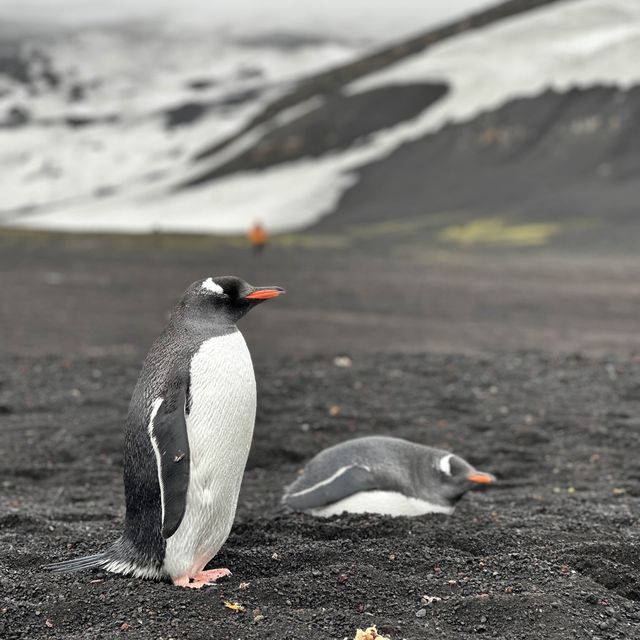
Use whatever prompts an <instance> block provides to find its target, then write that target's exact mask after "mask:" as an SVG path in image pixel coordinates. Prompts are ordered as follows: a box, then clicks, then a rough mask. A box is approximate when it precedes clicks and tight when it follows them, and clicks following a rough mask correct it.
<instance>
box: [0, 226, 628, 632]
mask: <svg viewBox="0 0 640 640" xmlns="http://www.w3.org/2000/svg"><path fill="white" fill-rule="evenodd" d="M376 229H377V228H376V227H375V225H370V226H369V232H368V233H367V232H366V231H365V230H364V229H363V228H357V227H352V228H350V229H349V230H347V231H345V230H341V232H340V233H339V234H338V233H336V234H335V235H333V234H332V233H331V232H329V231H327V232H321V231H318V232H315V233H314V232H312V233H309V234H304V235H302V234H300V235H297V234H294V235H291V236H283V237H281V238H280V239H278V240H277V242H275V243H274V244H273V245H272V246H270V247H268V249H267V251H266V253H265V254H264V255H262V256H259V257H256V256H252V255H250V254H249V252H248V250H247V248H246V247H245V246H244V245H243V244H242V243H241V242H240V241H236V240H227V241H221V240H202V239H195V238H186V237H185V238H176V237H164V236H156V237H150V238H139V239H135V238H109V237H105V238H97V237H90V236H69V237H65V236H52V235H41V234H37V233H12V232H8V231H7V232H3V233H2V234H1V235H0V278H1V281H2V301H1V306H0V335H1V336H2V338H1V343H0V349H1V351H2V359H1V361H0V458H1V460H2V463H1V464H0V476H1V477H0V482H2V492H1V494H0V593H1V595H0V637H2V638H7V639H10V638H83V639H84V638H126V637H130V638H153V639H155V640H158V639H160V638H163V639H165V640H167V639H169V638H176V639H177V638H193V639H196V638H216V639H225V640H226V639H235V638H241V639H245V638H246V639H253V638H274V639H281V640H284V639H296V640H297V639H300V638H316V637H317V638H327V639H337V640H341V639H342V638H349V640H350V639H351V638H353V636H354V634H355V631H356V629H357V628H358V627H360V628H365V627H367V626H370V625H372V624H375V625H377V627H378V630H379V631H380V632H382V633H384V634H385V635H387V636H389V637H391V638H392V639H393V640H399V639H401V638H406V639H407V640H414V639H421V638H478V637H489V638H503V639H505V640H506V639H509V640H510V639H512V638H518V639H533V638H535V639H536V640H539V639H540V638H545V639H547V638H550V639H556V638H557V639H565V638H594V639H595V638H601V639H605V638H606V639H614V638H638V637H640V523H639V522H638V510H639V507H640V462H639V458H638V455H637V452H638V450H640V359H639V357H638V354H640V338H639V336H638V332H637V326H638V321H637V319H638V317H639V312H640V296H639V295H638V294H639V293H640V284H638V283H639V282H640V278H639V276H640V263H639V262H638V261H637V259H636V258H635V256H634V255H633V254H632V253H630V254H629V256H628V257H625V256H621V255H618V256H616V257H611V256H609V255H606V254H605V253H603V252H601V253H598V252H595V253H589V254H588V255H587V254H585V253H584V252H583V253H581V252H578V251H573V250H572V247H571V246H570V244H568V245H567V246H565V247H562V246H559V245H554V241H553V240H551V241H550V242H548V243H546V244H543V246H538V247H527V248H514V247H513V246H501V247H498V248H496V247H495V246H492V247H491V248H490V249H482V248H477V247H474V248H464V247H463V248H460V247H452V246H448V245H443V244H442V243H439V242H436V240H434V238H435V235H434V234H432V233H431V231H430V228H429V227H428V225H427V226H426V227H419V228H416V227H412V226H411V225H410V224H409V225H405V226H404V227H403V226H402V225H400V226H398V227H395V228H388V227H387V228H385V229H384V230H383V229H378V234H376ZM383 231H384V234H386V235H384V237H383V235H382V234H383ZM501 233H502V232H501ZM390 234H391V235H390ZM503 235H504V234H503ZM506 235H507V236H508V234H506ZM390 237H391V238H392V240H393V242H390V241H389V238H390ZM506 242H507V244H508V238H507V241H506ZM558 242H560V240H558ZM222 273H235V274H237V275H242V276H243V277H246V279H248V280H249V281H251V282H254V283H255V284H263V285H264V284H278V285H282V286H284V287H285V288H286V289H287V290H288V295H287V296H286V297H285V298H283V299H279V300H277V301H273V302H270V303H268V304H265V305H263V306H262V307H260V309H257V310H256V311H255V312H254V313H253V314H252V315H251V316H250V317H247V318H246V322H244V324H243V326H242V330H243V332H244V333H245V337H246V339H247V342H248V344H249V347H250V349H251V351H252V354H253V356H254V362H255V367H256V374H257V379H258V387H259V405H258V418H257V424H256V433H255V438H254V445H253V449H252V452H251V456H250V460H249V464H248V467H247V472H246V476H245V480H244V484H243V489H242V493H241V496H240V502H239V508H238V514H237V518H236V524H235V526H234V529H233V531H232V534H231V536H230V538H229V540H228V541H227V544H226V545H225V546H224V547H223V549H222V551H221V553H220V554H219V556H218V557H217V558H216V559H215V561H214V565H212V566H227V567H229V568H230V569H231V571H232V572H233V575H232V577H231V578H229V579H225V580H222V581H220V582H219V583H218V585H216V586H212V587H209V588H206V589H203V590H201V591H191V590H181V589H177V588H175V587H173V586H171V585H169V584H163V583H153V582H145V581H140V580H133V579H130V578H122V577H119V576H113V575H109V574H105V573H103V572H87V573H75V574H67V575H60V574H57V575H56V574H50V573H48V572H46V571H44V570H43V569H42V568H41V567H42V565H43V564H45V563H47V562H50V561H55V560H61V559H66V558H69V557H74V556H79V555H83V554H88V553H93V552H96V551H99V550H100V549H102V548H104V547H106V546H107V545H108V544H109V542H111V541H112V540H113V539H114V538H115V537H116V536H117V535H118V533H119V530H120V526H121V523H122V518H123V496H122V479H121V473H122V470H121V460H122V454H121V447H122V425H123V421H124V417H125V414H126V411H127V404H128V401H129V396H130V393H131V390H132V387H133V384H134V383H135V380H136V377H137V374H138V369H139V366H140V363H141V360H142V358H143V357H144V354H145V353H146V350H147V349H148V347H149V345H150V343H151V341H152V339H153V338H154V337H155V335H156V334H157V333H158V332H159V331H160V330H161V328H162V325H163V323H164V321H165V318H166V313H167V312H168V310H169V309H170V308H171V306H172V305H173V304H174V302H175V301H176V299H177V298H178V297H179V295H180V293H181V292H182V290H183V289H184V288H186V286H187V285H188V284H189V283H190V282H192V281H193V280H195V279H198V278H201V277H206V276H209V275H220V274H222ZM344 355H346V356H349V357H350V366H339V365H345V364H349V361H347V360H344V359H339V360H335V358H336V356H344ZM373 433H379V434H390V435H396V436H400V437H405V438H408V439H412V440H415V441H418V442H423V443H428V444H432V445H434V446H437V447H443V448H449V449H452V450H454V451H455V452H456V453H458V454H460V455H462V456H464V457H466V458H467V459H468V460H469V461H470V462H471V463H473V464H474V465H476V466H477V467H478V468H480V469H483V470H486V471H491V472H493V473H495V474H496V475H497V476H498V478H499V480H500V482H499V484H498V485H497V486H495V487H494V488H491V489H490V490H486V491H475V492H472V493H470V494H468V495H467V496H466V497H465V498H464V499H463V500H462V502H461V503H460V505H459V507H458V509H457V510H456V512H455V514H454V515H453V516H451V517H448V518H447V517H444V516H440V515H433V516H423V517H419V518H414V519H404V518H399V519H392V518H382V517H373V516H362V517H356V516H348V517H347V516H345V517H334V518H332V519H328V520H315V519H313V518H311V517H308V516H304V515H298V514H291V513H287V512H285V511H283V510H282V509H281V508H280V506H279V499H280V495H281V490H282V487H283V486H284V485H285V484H286V483H288V482H290V481H291V480H292V479H293V478H294V477H295V475H296V473H297V471H298V470H299V469H300V468H301V466H302V465H303V464H304V462H305V461H306V460H307V459H309V458H310V457H311V456H313V455H314V454H315V453H316V452H317V451H319V450H320V449H322V448H324V447H326V446H328V445H331V444H334V443H336V442H339V441H341V440H344V439H346V438H350V437H354V436H358V435H367V434H373ZM225 602H228V603H237V604H238V605H241V607H242V610H241V611H235V610H233V609H230V608H228V607H227V606H225Z"/></svg>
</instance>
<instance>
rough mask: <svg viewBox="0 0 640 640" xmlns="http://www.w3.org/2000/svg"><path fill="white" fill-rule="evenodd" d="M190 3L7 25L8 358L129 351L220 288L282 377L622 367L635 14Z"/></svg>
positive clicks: (610, 5)
mask: <svg viewBox="0 0 640 640" xmlns="http://www.w3.org/2000/svg"><path fill="white" fill-rule="evenodd" d="M209 5H210V3H204V2H199V1H198V0H190V2H189V3H187V4H185V9H184V11H180V12H177V11H176V10H175V8H172V5H171V3H164V2H161V1H160V0H153V1H152V0H148V1H147V2H142V3H136V4H135V6H132V7H129V6H128V5H127V3H124V2H115V3H110V4H109V6H108V7H106V8H103V9H97V8H96V6H95V5H94V3H86V2H82V1H81V0H61V1H60V2H59V3H56V5H55V7H56V9H55V10H54V8H53V5H52V4H50V3H42V2H38V0H31V1H30V2H27V3H26V4H24V3H23V5H21V6H20V7H17V5H14V9H13V10H8V9H7V7H4V8H3V9H2V11H3V12H4V19H3V21H2V22H1V23H0V24H1V25H2V26H1V27H0V194H2V198H1V199H0V224H1V225H4V231H2V232H0V242H1V243H2V249H3V250H2V254H3V263H4V282H5V287H6V290H7V291H15V292H16V296H18V297H19V298H20V300H21V305H18V306H16V305H12V306H8V305H5V306H4V308H3V310H2V313H3V324H4V325H5V327H6V331H5V335H7V336H10V339H8V340H7V343H6V344H7V348H9V349H10V350H17V351H21V350H29V351H35V352H43V351H44V352H48V351H51V350H54V351H55V350H58V349H70V350H74V349H80V350H87V349H88V350H91V349H98V350H100V349H107V348H121V346H122V345H123V344H125V345H128V346H127V347H125V348H127V349H133V350H143V349H144V347H145V345H146V342H145V338H144V336H146V335H148V334H149V331H150V329H149V327H156V328H158V329H159V328H160V325H161V323H162V317H163V316H162V312H163V310H165V309H166V308H168V307H169V306H170V305H171V304H172V301H173V300H174V299H175V296H176V291H180V290H182V289H183V288H184V286H185V285H186V284H187V283H188V282H190V281H192V280H194V279H196V278H199V277H202V274H209V273H212V274H215V273H226V272H235V273H240V274H243V275H245V276H246V277H247V278H248V279H250V280H255V281H257V282H265V281H273V282H277V283H279V284H282V285H284V286H285V287H287V288H288V289H290V290H292V291H293V293H294V295H293V296H291V297H290V298H288V299H287V300H286V301H285V302H284V303H283V304H282V305H280V306H278V308H275V306H274V307H273V308H272V309H270V310H269V311H268V312H267V313H265V314H264V316H263V317H262V322H266V323H267V325H268V326H267V328H266V329H265V330H267V331H268V333H269V335H278V336H279V337H278V338H277V340H280V344H279V348H280V349H282V350H283V351H285V352H294V353H298V352H315V351H318V350H319V351H323V350H326V349H327V348H335V349H340V350H344V351H347V350H354V349H355V350H359V349H362V350H378V349H388V350H398V349H400V350H410V351H423V350H425V349H429V350H444V351H448V350H462V351H469V350H471V351H475V350H485V349H489V350H495V349H500V348H543V349H563V350H567V351H573V350H583V351H589V352H602V351H611V350H613V351H624V352H627V351H628V350H629V349H633V348H636V346H637V345H638V343H639V340H638V338H637V337H636V333H637V331H636V327H637V322H636V318H637V315H638V311H639V310H640V309H639V303H638V299H637V295H638V286H637V285H636V283H637V282H639V281H640V280H639V278H638V275H640V265H638V263H637V260H636V256H637V250H638V248H639V246H638V245H639V242H640V217H639V216H638V212H637V202H638V192H639V187H640V183H639V180H638V177H639V175H640V143H639V140H640V138H639V137H638V135H637V129H638V121H639V117H640V89H639V88H638V83H639V81H640V66H639V65H638V64H637V59H638V53H640V3H638V2H636V1H635V0H562V1H561V0H510V1H507V2H499V3H498V2H488V1H487V2H485V1H483V0H457V1H456V2H444V1H442V2H429V3H428V6H427V5H425V3H424V2H418V1H415V2H414V1H406V2H400V3H393V4H391V3H383V2H377V3H367V2H362V1H361V0H348V1H346V2H343V3H341V4H340V6H339V7H338V6H337V5H334V4H331V5H330V6H325V5H324V4H320V3H318V4H315V3H305V6H304V8H303V7H301V6H299V5H298V4H295V3H288V2H285V1H284V0H277V1H276V2H273V3H269V5H268V6H267V5H264V4H262V3H260V4H256V3H254V2H251V1H249V0H246V1H245V2H240V3H235V4H234V5H233V8H231V9H229V8H228V7H227V9H229V10H228V11H227V10H226V9H225V10H223V8H222V5H218V4H216V5H215V6H209ZM255 221H261V222H262V223H263V224H264V225H265V227H266V229H267V231H268V232H269V233H270V234H271V238H270V244H269V248H268V250H267V252H266V254H265V255H264V256H261V257H260V258H257V257H254V256H250V255H249V253H248V250H247V245H246V241H245V239H244V236H245V234H246V232H247V231H248V229H249V227H250V226H251V225H252V224H253V223H254V222H255ZM66 232H73V235H65V234H66ZM96 233H97V234H96ZM58 234H60V235H58ZM117 234H121V235H117ZM128 234H134V235H133V236H131V235H128ZM142 290H147V291H148V292H149V295H148V296H147V297H145V296H141V295H140V291H142ZM380 291H384V292H388V293H389V294H390V295H381V294H380ZM36 292H37V294H36V295H35V296H34V295H31V294H34V293H36ZM51 297H53V298H55V299H56V313H54V314H52V316H51V317H48V318H46V320H47V323H46V327H42V326H40V325H41V324H42V323H39V324H38V327H37V330H33V329H34V327H33V326H31V324H32V323H33V322H37V318H38V314H37V312H35V311H34V309H35V307H36V306H37V305H38V304H42V302H43V301H46V300H49V299H50V298H51ZM104 300H109V304H107V305H105V304H103V302H102V301H104ZM17 317H20V318H21V320H20V321H16V318H17ZM69 322H73V323H74V324H75V326H76V329H77V331H78V334H77V335H75V336H69V335H68V330H67V327H68V323H69ZM252 322H253V320H251V319H249V320H248V325H249V326H248V327H247V329H248V331H249V333H251V331H253V325H252ZM269 323H271V324H269ZM278 324H280V325H284V326H285V327H286V330H285V331H281V330H280V327H278V326H277V325H278ZM81 327H84V329H82V328H81ZM396 328H397V330H392V329H396ZM263 329H264V327H263ZM256 330H258V329H257V328H256ZM390 334H392V335H390ZM79 336H82V338H81V339H79ZM261 344H262V343H261ZM261 344H258V345H257V346H256V347H255V348H256V349H258V350H259V349H261V348H262V346H261Z"/></svg>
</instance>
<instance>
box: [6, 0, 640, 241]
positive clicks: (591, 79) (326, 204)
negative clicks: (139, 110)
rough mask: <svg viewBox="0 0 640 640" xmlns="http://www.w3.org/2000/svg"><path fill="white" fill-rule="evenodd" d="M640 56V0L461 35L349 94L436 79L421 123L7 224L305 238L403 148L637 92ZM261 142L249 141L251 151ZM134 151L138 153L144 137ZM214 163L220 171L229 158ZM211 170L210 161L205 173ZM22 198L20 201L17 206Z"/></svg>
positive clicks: (170, 174) (171, 172) (170, 175)
mask: <svg viewBox="0 0 640 640" xmlns="http://www.w3.org/2000/svg"><path fill="white" fill-rule="evenodd" d="M639 58H640V2H638V1H637V0H570V1H567V2H562V3H559V4H557V5H551V6H549V7H546V8H542V9H538V10H535V11H531V12H528V13H526V14H522V15H520V16H517V17H514V18H510V19H506V20H503V21H500V22H497V23H495V24H494V25H492V26H490V27H486V28H483V29H481V30H478V31H473V32H469V33H466V34H461V35H459V36H456V37H453V38H451V39H449V40H447V41H445V42H443V43H441V44H438V45H436V46H434V47H432V48H430V49H428V50H426V51H425V52H423V53H420V54H417V55H414V56H411V57H409V58H407V59H405V60H403V61H401V62H399V63H397V64H394V65H392V66H390V67H388V68H387V69H385V70H383V71H380V72H377V73H374V74H371V75H370V76H367V77H364V78H361V79H360V80H358V81H357V82H355V83H353V84H352V85H350V86H349V87H347V91H348V92H350V93H357V92H362V91H366V90H369V89H372V88H375V87H385V86H392V85H394V84H395V85H397V84H403V83H420V82H425V83H427V82H434V81H435V82H446V83H447V84H448V85H449V87H450V92H449V93H448V94H447V95H446V96H445V97H444V98H443V99H442V100H441V101H439V102H437V103H436V104H435V105H433V106H432V107H430V108H429V109H427V110H426V111H424V112H423V113H421V114H420V115H419V116H418V117H416V118H414V119H412V120H410V121H408V122H404V123H400V124H398V125H397V126H394V127H392V128H389V129H387V130H384V131H381V132H379V133H378V134H376V135H374V136H371V137H370V138H369V139H367V141H366V143H364V144H362V145H359V146H357V147H354V148H351V149H348V150H346V151H336V152H335V153H332V154H327V155H325V156H323V157H320V158H315V159H303V160H300V161H296V162H291V163H288V164H283V165H279V166H275V167H273V168H270V169H267V170H264V171H260V172H244V173H239V174H235V175H232V176H229V177H224V178H221V179H218V180H216V181H215V182H211V183H208V184H205V185H202V186H199V187H197V188H191V189H188V190H183V191H178V192H175V193H174V192H172V191H171V190H170V187H171V186H172V185H175V184H179V183H180V182H182V181H183V180H184V179H186V178H187V177H188V176H189V175H190V174H193V172H194V168H193V166H191V165H189V166H188V165H186V163H184V162H183V159H184V156H179V157H178V158H177V160H176V162H175V163H173V164H171V162H169V159H167V158H165V159H164V163H165V164H164V165H162V167H161V170H162V171H164V172H165V176H166V177H165V178H162V177H161V178H160V179H158V180H157V181H155V182H154V183H153V184H149V186H140V185H139V184H138V185H137V186H129V187H127V189H122V190H121V191H120V192H119V194H118V195H117V196H114V197H112V198H103V199H101V200H100V201H99V202H98V201H97V200H96V199H95V198H85V199H83V200H82V201H78V202H68V203H66V204H65V205H64V206H57V207H50V208H48V209H47V210H44V211H41V212H35V213H33V214H30V215H21V216H19V217H18V216H17V217H15V218H12V219H9V220H7V221H6V223H7V224H11V225H13V226H25V227H38V228H47V229H58V230H68V231H79V230H105V231H106V230H109V231H114V230H117V231H126V232H147V231H150V230H165V231H169V230H170V231H189V232H207V233H237V232H244V231H245V230H246V229H247V226H248V225H249V224H250V223H251V221H253V220H255V219H260V220H262V221H263V222H264V223H265V224H266V225H267V226H268V227H269V228H270V229H271V230H273V231H284V230H292V229H302V228H304V227H307V226H309V225H310V224H312V223H313V222H315V221H317V220H318V219H319V218H320V217H321V216H323V215H326V214H328V213H330V212H331V211H332V210H333V209H334V207H335V205H336V203H337V202H338V201H339V199H340V197H341V196H342V194H343V193H344V192H345V190H346V189H348V188H349V186H351V185H352V184H353V183H354V181H355V180H356V179H357V175H356V170H357V168H358V167H359V166H362V165H365V164H367V163H369V162H371V161H374V160H376V159H379V158H383V157H385V156H387V155H388V154H389V153H391V152H392V151H393V150H394V149H396V148H397V147H398V146H399V145H401V144H403V143H404V142H406V141H410V140H415V139H418V138H420V137H422V136H424V135H426V134H428V133H431V132H435V131H437V130H438V129H440V128H441V127H443V126H444V125H445V124H447V123H450V122H463V121H466V120H469V119H472V118H473V117H475V116H477V115H478V114H479V113H481V112H483V111H488V110H493V109H496V108H498V107H500V106H501V105H503V104H504V103H506V102H508V101H509V100H512V99H514V98H520V97H527V96H535V95H538V94H540V93H541V92H543V91H544V90H546V89H548V88H555V89H558V90H567V89H569V88H571V87H588V86H592V85H596V84H607V85H618V86H620V87H630V86H632V85H634V84H637V83H638V82H639V81H640V65H639V64H638V63H637V60H638V59H639ZM200 126H201V127H202V129H201V130H200V131H199V133H198V135H204V134H205V133H206V132H205V131H204V129H205V128H206V126H210V125H206V123H205V122H203V123H202V125H200ZM218 126H219V125H218ZM257 133H258V132H253V134H248V136H247V140H246V141H245V142H246V144H247V145H248V144H250V143H251V141H252V138H253V137H255V136H257ZM205 140H206V141H207V142H209V138H208V137H205V138H201V139H200V142H201V143H202V142H203V141H205ZM241 143H242V141H241ZM241 143H240V145H239V146H242V144H241ZM131 144H132V145H135V144H138V141H137V138H132V140H131ZM2 153H3V154H4V151H3V152H2ZM227 154H228V151H227ZM207 162H208V163H210V164H211V165H212V166H214V165H215V164H216V163H219V162H220V158H216V157H213V158H210V159H208V161H207ZM205 166H206V165H205V164H203V163H200V164H199V165H198V167H197V170H198V172H201V171H202V170H203V168H205ZM0 179H4V178H0ZM3 186H5V187H6V184H5V185H3ZM14 188H15V187H14ZM0 189H2V186H0ZM17 200H18V199H17V198H15V197H14V203H15V202H16V201H17ZM25 204H26V203H25Z"/></svg>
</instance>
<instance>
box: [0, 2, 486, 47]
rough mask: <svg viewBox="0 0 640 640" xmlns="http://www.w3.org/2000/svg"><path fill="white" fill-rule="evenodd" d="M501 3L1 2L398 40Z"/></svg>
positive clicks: (8, 7)
mask: <svg viewBox="0 0 640 640" xmlns="http://www.w3.org/2000/svg"><path fill="white" fill-rule="evenodd" d="M497 2H498V0H102V1H101V2H100V1H96V0H0V18H5V19H6V18H11V19H20V20H29V21H31V22H41V23H42V22H45V23H46V22H53V21H55V22H85V21H89V22H93V21H95V20H113V19H119V18H128V17H145V16H147V17H158V16H163V15H164V16H169V17H171V18H172V19H175V20H177V21H182V20H185V19H187V20H189V19H192V20H194V21H195V20H197V21H198V22H201V21H202V20H206V21H207V22H208V21H211V23H212V24H215V25H217V26H220V27H224V28H228V29H231V30H232V31H234V32H239V33H255V32H260V31H269V30H304V31H307V32H313V33H319V32H326V33H331V34H338V35H349V34H353V35H355V36H357V37H369V38H375V39H387V38H395V37H399V36H403V35H406V34H408V33H412V32H415V31H420V30H421V29H423V28H425V27H428V26H430V25H432V24H437V23H439V22H443V21H446V20H449V19H451V18H454V17H458V16H460V15H463V14H465V13H469V12H471V11H475V10H478V9H480V8H482V7H485V6H488V5H491V4H496V3H497Z"/></svg>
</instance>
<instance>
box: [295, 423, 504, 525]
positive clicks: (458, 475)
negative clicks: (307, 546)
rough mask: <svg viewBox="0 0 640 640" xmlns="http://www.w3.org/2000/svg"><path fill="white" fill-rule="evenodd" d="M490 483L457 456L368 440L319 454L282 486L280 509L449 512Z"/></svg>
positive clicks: (412, 445) (401, 442) (490, 478)
mask: <svg viewBox="0 0 640 640" xmlns="http://www.w3.org/2000/svg"><path fill="white" fill-rule="evenodd" d="M492 482H495V477H494V476H492V475H491V474H490V473H483V472H482V471H477V470H476V469H474V468H473V467H472V466H471V465H470V464H469V463H468V462H466V461H465V460H463V459H462V458H460V457H459V456H456V455H454V454H453V453H449V452H448V451H442V450H441V449H433V448H432V447H426V446H424V445H421V444H415V443H413V442H409V441H407V440H402V439H400V438H389V437H385V436H370V437H367V438H355V439H354V440H347V441H346V442H341V443H340V444H337V445H335V446H333V447H329V448H328V449H325V450H324V451H321V452H320V453H319V454H318V455H316V456H315V457H314V458H312V459H311V460H310V461H309V462H308V463H307V465H306V467H305V468H304V471H303V473H302V475H301V476H300V477H299V478H298V479H297V480H296V481H295V482H294V483H293V484H291V485H289V486H288V487H286V489H285V493H284V496H283V497H282V502H283V504H285V505H287V506H288V507H291V508H292V509H295V510H296V511H306V512H308V513H311V514H312V515H315V516H321V517H328V516H332V515H336V514H340V513H343V512H344V511H347V512H349V513H378V514H381V515H389V516H419V515H422V514H424V513H447V514H449V513H452V512H453V510H454V509H455V506H456V503H457V502H458V500H460V498H461V497H462V496H463V495H464V494H465V493H466V492H467V491H469V489H471V488H472V487H474V486H476V485H479V484H480V485H486V484H491V483H492Z"/></svg>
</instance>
